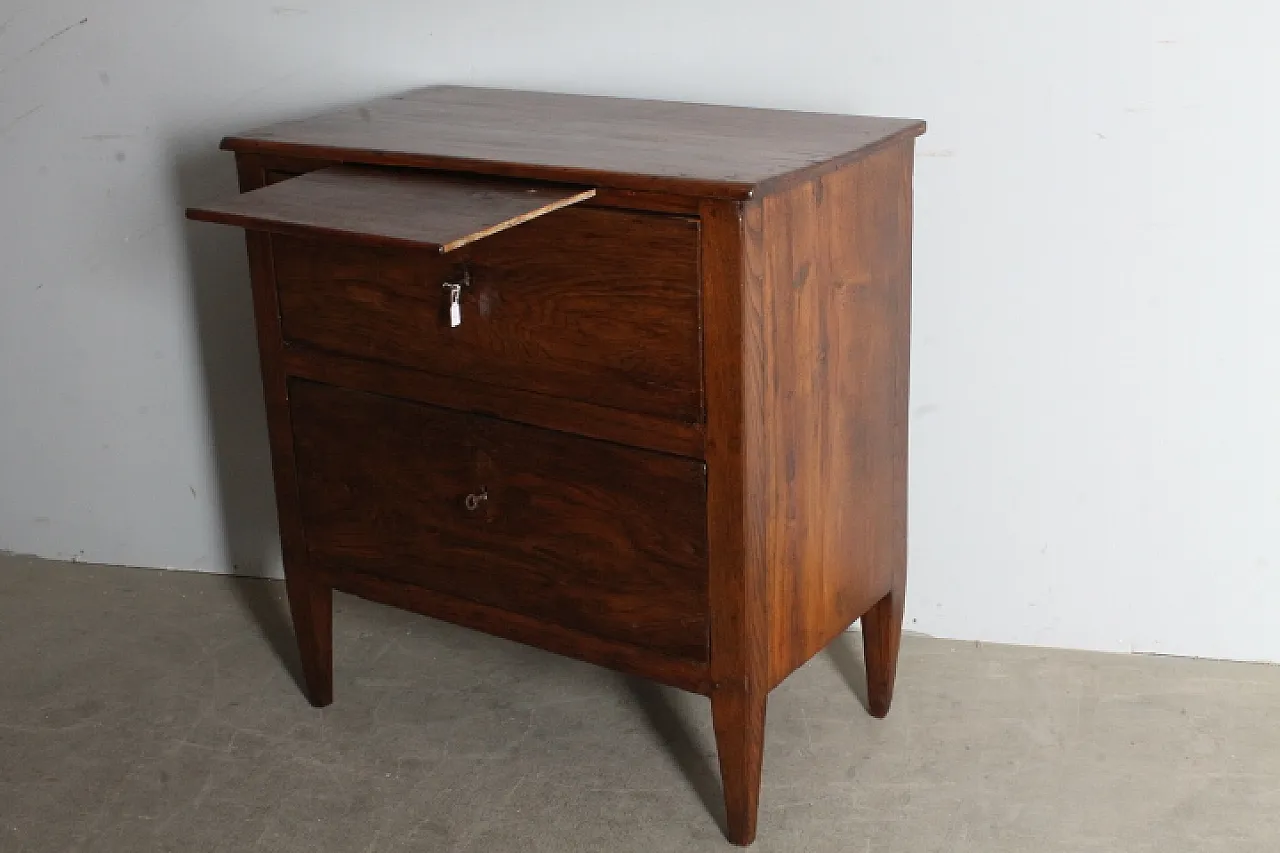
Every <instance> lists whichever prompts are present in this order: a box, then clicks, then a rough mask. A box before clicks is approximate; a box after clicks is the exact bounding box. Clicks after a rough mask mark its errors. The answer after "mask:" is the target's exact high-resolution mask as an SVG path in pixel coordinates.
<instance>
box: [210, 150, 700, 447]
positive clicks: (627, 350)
mask: <svg viewBox="0 0 1280 853" xmlns="http://www.w3.org/2000/svg"><path fill="white" fill-rule="evenodd" d="M593 192H594V191H593V190H590V189H586V190H584V189H576V188H565V187H561V186H556V185H550V184H537V183H529V182H518V181H495V180H493V179H490V178H473V177H467V176H462V175H440V174H434V173H427V172H412V171H405V170H390V169H379V168H374V167H353V166H332V167H329V168H325V169H320V170H317V171H314V172H309V173H307V174H304V175H301V176H299V177H295V178H292V179H289V180H285V181H280V182H278V183H273V184H270V185H268V186H265V187H262V188H260V189H256V190H252V191H250V192H247V193H244V194H243V195H241V196H238V197H235V198H232V199H229V200H227V201H223V202H219V203H216V204H212V205H207V206H204V207H200V208H194V209H192V210H190V211H188V215H189V216H190V217H192V218H194V219H202V220H207V221H212V222H219V223H223V224H230V225H239V226H242V227H244V228H248V229H250V230H256V231H265V232H268V233H270V234H271V247H272V268H273V271H274V277H275V285H276V288H277V292H278V298H279V308H280V316H281V327H282V331H283V334H284V338H285V340H286V341H287V342H288V343H290V344H294V345H297V344H305V345H308V346H310V347H313V348H317V349H323V350H326V351H328V352H333V353H337V354H341V355H348V356H354V357H357V358H361V359H366V360H370V361H377V362H382V363H387V364H396V365H401V366H404V367H410V368H414V369H418V370H423V371H428V372H431V373H435V374H438V375H442V376H451V377H457V378H460V379H465V380H472V381H475V382H477V383H483V384H487V385H494V386H500V387H504V388H512V389H517V390H521V391H534V392H538V393H541V394H546V395H548V396H551V397H562V398H568V399H573V400H580V401H583V402H588V403H595V404H598V405H602V406H608V407H612V408H617V409H622V410H626V411H632V412H640V413H645V414H653V415H659V416H662V417H664V418H670V419H672V420H678V421H682V422H685V423H696V422H700V421H701V419H702V355H701V337H700V325H701V316H700V313H701V312H700V290H699V281H700V278H699V266H698V265H699V261H698V251H699V249H698V222H697V220H696V219H693V218H687V217H680V216H666V215H655V214H642V213H636V212H631V211H622V210H613V209H597V208H592V209H587V208H582V207H569V205H573V204H575V203H576V202H579V201H582V200H584V199H586V198H589V197H590V196H591V195H592V194H593ZM548 214H550V215H548Z"/></svg>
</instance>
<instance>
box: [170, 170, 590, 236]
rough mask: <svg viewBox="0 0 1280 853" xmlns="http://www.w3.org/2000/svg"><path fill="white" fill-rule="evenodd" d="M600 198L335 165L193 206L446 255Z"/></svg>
mask: <svg viewBox="0 0 1280 853" xmlns="http://www.w3.org/2000/svg"><path fill="white" fill-rule="evenodd" d="M593 195H595V190H594V189H591V188H587V189H583V188H580V187H578V188H573V189H559V188H554V187H548V186H545V185H539V184H529V183H527V182H517V181H498V180H493V179H479V178H470V177H465V178H464V177H456V176H447V175H429V174H424V173H422V172H414V171H407V170H404V169H375V168H369V167H367V166H331V167H329V168H326V169H318V170H316V171H314V172H308V173H307V174H305V175H301V176H299V177H297V178H295V179H294V180H290V181H279V182H273V183H269V184H268V185H267V186H263V187H260V188H259V189H256V190H253V191H251V192H247V193H242V194H241V195H238V196H235V197H234V198H229V199H224V200H222V201H219V202H214V203H211V204H206V205H202V206H200V207H193V208H191V209H190V210H188V211H187V216H188V217H190V218H191V219H197V220H202V221H204V222H217V223H220V224H222V225H238V226H240V227H242V228H249V229H252V230H255V231H267V232H271V233H274V234H295V235H302V236H305V237H325V238H334V239H338V240H344V241H347V242H353V243H361V244H366V245H378V246H402V247H407V248H416V249H425V250H429V251H432V252H438V253H440V254H443V253H445V252H452V251H453V250H454V249H458V248H461V247H462V246H465V245H467V244H468V243H474V242H475V241H476V240H480V239H483V238H485V237H488V236H490V235H492V234H496V233H498V232H499V231H505V230H506V229H508V228H512V227H514V226H516V225H520V224H522V223H525V222H528V221H529V220H530V219H535V218H537V217H539V216H542V215H544V214H547V213H550V212H551V211H553V210H559V209H560V208H562V207H567V206H568V205H571V204H574V203H576V202H579V201H584V200H586V199H588V198H591V196H593Z"/></svg>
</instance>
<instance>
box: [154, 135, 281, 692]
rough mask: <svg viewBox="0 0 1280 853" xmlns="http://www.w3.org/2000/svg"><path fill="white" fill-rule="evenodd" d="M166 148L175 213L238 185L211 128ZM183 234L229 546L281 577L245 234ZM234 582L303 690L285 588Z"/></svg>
mask: <svg viewBox="0 0 1280 853" xmlns="http://www.w3.org/2000/svg"><path fill="white" fill-rule="evenodd" d="M168 155H169V162H170V165H171V169H172V171H171V174H172V175H174V177H175V184H174V191H175V192H174V195H175V198H174V206H175V211H174V215H176V216H184V215H185V214H184V211H185V209H186V208H187V207H189V206H190V205H192V204H197V203H200V202H204V201H208V200H210V199H212V198H217V197H220V196H228V195H234V194H236V193H237V192H239V186H238V183H237V180H236V170H235V159H234V157H233V156H232V155H231V154H230V153H227V152H224V151H219V150H218V147H217V144H216V140H210V138H209V136H208V135H205V134H202V135H199V136H198V137H191V138H178V139H175V140H174V141H173V142H172V143H171V146H170V149H169V152H168ZM183 235H184V237H185V244H186V264H187V281H188V282H189V284H190V287H191V291H192V292H191V308H192V310H191V316H192V319H193V323H194V326H195V328H194V329H193V332H194V333H195V337H196V340H197V342H198V344H199V352H200V369H201V374H202V377H201V378H202V379H203V385H204V389H205V410H206V412H207V416H208V423H209V433H208V435H209V438H210V442H211V447H210V448H209V451H210V458H211V460H212V462H213V467H214V472H215V476H216V484H215V485H216V488H217V510H218V513H219V516H220V522H221V529H222V536H223V550H224V553H225V554H226V559H227V560H228V562H230V563H231V565H232V567H233V571H234V573H235V574H238V575H247V576H251V577H280V576H281V575H282V570H281V563H280V538H279V534H278V530H277V525H276V511H275V495H274V492H273V486H272V476H271V451H270V444H269V442H268V438H267V417H266V407H265V405H264V403H263V398H262V380H261V374H260V372H259V366H258V344H257V333H256V328H255V326H254V319H253V298H252V294H251V291H250V288H249V265H248V260H247V258H246V254H245V246H244V236H243V232H242V231H240V230H239V229H237V228H225V227H219V226H215V225H207V224H203V223H198V222H189V221H186V222H185V225H184V230H183ZM230 586H231V589H232V591H233V592H234V594H235V595H236V598H237V599H238V600H239V602H240V605H241V606H242V607H243V608H244V609H245V610H246V611H247V612H248V613H249V615H250V616H251V617H252V618H253V620H254V623H255V624H256V625H257V626H258V630H259V632H260V633H261V635H262V637H263V639H264V640H265V641H266V642H267V643H268V645H269V646H270V647H271V649H272V650H273V651H274V653H275V655H276V657H277V658H279V660H280V663H281V665H282V666H283V667H284V668H285V669H287V670H288V671H289V672H290V674H291V675H292V676H293V678H294V680H295V681H296V682H297V683H298V686H299V689H301V687H302V667H301V662H300V661H299V659H298V653H297V649H296V647H295V645H294V642H293V631H292V628H291V625H290V620H289V612H288V607H287V605H286V601H285V597H284V590H283V589H282V588H281V587H280V585H278V584H272V583H259V582H252V581H234V582H232V583H231V585H230Z"/></svg>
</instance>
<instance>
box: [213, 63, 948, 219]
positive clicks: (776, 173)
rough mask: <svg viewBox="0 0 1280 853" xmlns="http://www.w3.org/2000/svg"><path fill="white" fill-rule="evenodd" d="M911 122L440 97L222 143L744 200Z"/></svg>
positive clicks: (516, 97)
mask: <svg viewBox="0 0 1280 853" xmlns="http://www.w3.org/2000/svg"><path fill="white" fill-rule="evenodd" d="M923 132H924V123H923V122H920V121H914V120H908V119H887V118H872V117H866V116H841V115H827V114H822V113H801V112H784V111H781V110H760V109H745V108H741V107H723V106H708V105H703V104H682V103H672V102H666V101H643V100H631V99H625V98H596V97H584V96H581V95H557V94H549V93H544V92H516V91H508V90H501V89H472V88H464V87H457V86H438V87H431V88H426V89H419V90H416V91H412V92H408V93H406V94H403V95H396V96H393V97H387V98H381V99H378V100H375V101H372V102H370V103H366V104H362V105H360V106H358V107H354V108H350V109H340V110H336V111H333V112H328V113H325V114H323V115H319V116H316V117H314V118H308V119H302V120H299V121H289V122H283V123H280V124H276V125H272V126H270V127H265V128H261V129H259V130H254V131H249V132H247V133H241V134H236V135H235V136H231V137H228V138H227V139H225V140H224V141H223V143H222V144H223V147H224V148H227V149H229V150H233V151H240V152H253V153H262V154H279V155H293V156H299V155H304V156H310V157H316V158H322V159H330V160H344V161H348V162H357V163H373V164H381V165H393V166H413V167H417V168H424V169H446V170H456V171H462V172H472V173H476V174H486V175H501V176H506V177H514V178H533V179H537V180H549V181H562V182H565V183H575V184H582V185H585V186H594V187H609V188H615V189H627V190H640V191H658V192H667V193H673V194H676V195H689V196H697V197H712V198H735V199H745V198H749V197H751V196H752V195H753V194H754V195H760V194H764V193H767V192H773V191H776V190H778V189H782V188H784V187H785V186H788V185H790V184H791V183H794V182H796V181H801V180H808V179H809V178H812V177H815V176H816V175H819V174H822V173H823V172H825V171H831V170H834V169H836V168H839V167H840V166H842V165H845V164H847V163H850V162H853V161H855V160H857V159H859V158H861V157H863V156H866V155H867V154H870V153H872V152H874V151H876V150H878V149H879V148H881V147H884V146H886V145H890V144H892V143H893V142H895V141H897V140H900V139H903V138H910V137H914V136H918V135H919V134H921V133H923Z"/></svg>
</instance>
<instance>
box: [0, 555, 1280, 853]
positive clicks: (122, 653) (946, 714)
mask: <svg viewBox="0 0 1280 853" xmlns="http://www.w3.org/2000/svg"><path fill="white" fill-rule="evenodd" d="M336 609H337V613H336V617H335V618H336V629H335V635H336V646H337V649H336V661H335V666H336V685H335V693H336V702H335V704H334V705H333V706H332V707H330V708H328V709H325V710H323V711H317V710H314V709H312V708H311V707H309V706H308V705H307V703H306V702H305V701H304V700H303V698H302V695H301V694H300V693H299V691H298V688H297V686H296V684H295V681H294V676H293V675H292V673H293V672H294V670H295V669H296V666H295V661H294V657H293V651H292V645H291V643H292V638H291V636H290V634H289V629H288V617H287V614H286V610H285V607H284V603H283V588H282V585H280V584H278V583H272V582H266V581H250V580H233V579H229V578H224V577H212V576H207V575H191V574H181V573H176V572H157V571H146V570H141V569H124V568H111V567H102V566H91V565H67V564H62V563H50V562H41V561H36V560H31V559H26V558H18V557H4V556H0V851H5V853H9V851H14V852H15V853H16V851H42V852H43V851H59V852H60V853H61V851H80V850H84V851H95V853H115V851H129V853H137V852H138V851H152V850H174V851H183V853H195V851H237V852H238V851H359V853H390V851H507V850H511V851H555V853H565V852H566V851H643V852H644V853H656V851H667V850H673V851H674V850H678V851H696V850H727V849H732V848H730V847H729V845H728V844H727V842H725V841H724V840H723V837H722V835H721V831H720V822H721V820H722V813H721V807H720V804H719V797H720V789H719V781H718V776H717V772H716V765H715V752H714V741H713V739H712V735H711V725H710V712H709V708H708V706H707V703H706V700H705V699H702V698H700V697H696V696H688V695H685V694H682V693H679V692H677V691H671V690H666V689H663V688H658V687H654V686H652V685H648V684H645V683H642V682H639V681H634V680H630V679H626V678H623V677H621V676H619V675H616V674H614V673H611V672H608V671H606V670H602V669H597V668H595V667H591V666H587V665H585V664H580V663H576V662H573V661H568V660H564V659H561V658H558V657H554V656H552V655H549V654H545V653H541V652H538V651H535V650H533V649H528V648H525V647H522V646H519V645H516V644H513V643H507V642H503V641H500V640H495V639H491V638H488V637H484V636H482V635H479V634H475V633H472V632H469V631H465V630H462V629H459V628H455V627H451V626H448V625H443V624H440V623H437V622H433V621H431V620H428V619H424V618H420V617H417V616H413V615H411V614H407V613H401V612H397V611H394V610H391V609H388V608H383V607H378V606H376V605H372V604H368V603H365V602H362V601H358V600H356V599H352V598H347V597H339V599H338V602H337V607H336ZM855 641H856V637H846V638H843V639H842V641H841V642H839V643H837V645H836V647H835V648H834V649H833V651H832V652H830V653H828V654H825V655H822V656H819V657H818V658H816V659H815V660H814V661H812V662H811V663H810V664H809V665H808V666H806V667H804V668H803V669H801V670H800V671H799V672H797V673H796V674H795V675H793V676H792V677H791V678H790V679H789V680H788V681H787V682H786V683H785V684H783V685H782V686H781V687H780V688H779V689H778V690H776V691H775V692H774V694H773V697H772V699H771V703H770V706H769V719H768V747H767V751H766V756H765V782H764V791H763V795H762V805H761V815H760V835H759V840H758V841H757V842H756V845H755V848H754V849H756V850H759V851H836V850H839V851H855V853H861V851H872V850H874V851H880V852H881V853H883V851H912V853H923V851H983V852H984V853H998V852H999V851H1036V852H1037V853H1041V851H1073V853H1080V851H1148V850H1150V851H1156V850H1159V851H1162V853H1165V852H1166V851H1183V850H1186V851H1252V850H1258V851H1276V850H1278V849H1280V732H1278V731H1277V719H1278V717H1277V711H1280V668H1277V667H1266V666H1250V665H1244V664H1231V663H1218V662H1208V661H1194V660H1180V659H1171V658H1154V657H1125V656H1111V655H1099V654H1085V653H1076V652H1063V651H1046V650H1040V649H1028V648H1015V647H1007V646H1005V647H1002V646H990V645H978V644H974V643H960V642H949V641H942V640H931V639H924V638H918V637H916V638H909V639H908V640H907V642H906V644H905V647H904V650H903V657H902V662H901V668H900V673H899V689H898V697H897V700H896V703H895V706H894V710H893V711H892V713H891V714H890V715H889V718H888V719H887V720H884V721H876V720H873V719H871V718H870V717H868V716H867V714H866V713H865V712H864V711H863V709H862V706H861V704H860V699H859V694H860V693H861V691H862V689H863V688H862V684H861V678H862V677H861V658H860V652H859V650H858V645H857V643H856V642H855Z"/></svg>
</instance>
